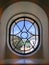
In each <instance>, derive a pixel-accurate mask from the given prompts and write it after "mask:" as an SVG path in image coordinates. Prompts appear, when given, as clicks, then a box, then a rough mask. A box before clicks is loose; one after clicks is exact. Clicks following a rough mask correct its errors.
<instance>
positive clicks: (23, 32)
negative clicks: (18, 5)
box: [8, 13, 40, 55]
mask: <svg viewBox="0 0 49 65" xmlns="http://www.w3.org/2000/svg"><path fill="white" fill-rule="evenodd" d="M24 14H26V15H25V16H24V15H22V14H19V15H17V16H16V15H15V16H13V17H12V18H11V19H10V20H9V23H8V30H9V31H8V32H9V43H8V47H9V48H10V49H11V50H12V52H14V53H15V54H20V55H28V54H31V53H32V54H34V53H35V52H36V51H37V50H38V49H39V47H40V25H39V24H38V23H37V20H38V18H37V17H35V16H34V15H30V14H29V13H24ZM34 18H35V19H34ZM38 21H39V20H38Z"/></svg>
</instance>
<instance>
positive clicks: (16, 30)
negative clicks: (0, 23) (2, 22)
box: [11, 20, 38, 37]
mask: <svg viewBox="0 0 49 65" xmlns="http://www.w3.org/2000/svg"><path fill="white" fill-rule="evenodd" d="M23 26H24V20H22V21H20V22H18V23H17V24H15V25H14V34H17V33H19V32H20V31H21V30H22V29H23V30H22V32H23V34H22V37H26V35H27V33H24V32H27V30H28V29H29V28H30V27H31V26H32V27H31V28H30V29H29V32H31V33H32V34H35V27H34V25H32V23H31V22H29V21H27V20H25V27H26V28H27V30H26V28H25V27H23ZM36 29H37V27H36ZM12 31H13V29H11V34H13V32H12ZM20 34H21V32H20ZM20 34H18V36H20ZM36 34H38V30H36ZM28 36H29V33H28Z"/></svg>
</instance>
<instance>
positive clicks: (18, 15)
mask: <svg viewBox="0 0 49 65" xmlns="http://www.w3.org/2000/svg"><path fill="white" fill-rule="evenodd" d="M24 15H25V16H26V17H29V18H31V19H32V20H34V21H35V22H36V24H37V26H38V28H39V36H40V37H39V42H40V45H38V46H39V47H38V49H37V50H36V49H35V50H36V51H34V52H31V53H27V54H21V53H20V54H19V53H16V52H14V51H13V50H14V49H13V50H12V49H11V48H10V46H9V43H10V41H9V40H10V37H9V36H10V34H9V31H10V30H9V29H10V27H11V25H12V24H13V23H14V22H13V21H15V20H16V19H19V18H21V17H23V16H24ZM6 30H7V34H9V36H8V35H7V44H8V47H9V49H10V50H11V51H12V52H13V53H14V54H16V55H17V54H18V55H25V56H28V55H33V54H35V53H36V52H37V51H38V50H39V48H40V46H41V42H42V40H41V39H42V34H41V31H42V25H41V22H40V20H39V18H38V17H36V16H35V15H34V14H31V13H24V12H23V13H19V14H16V15H14V16H12V17H11V18H10V19H9V21H8V23H7V27H6Z"/></svg>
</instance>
